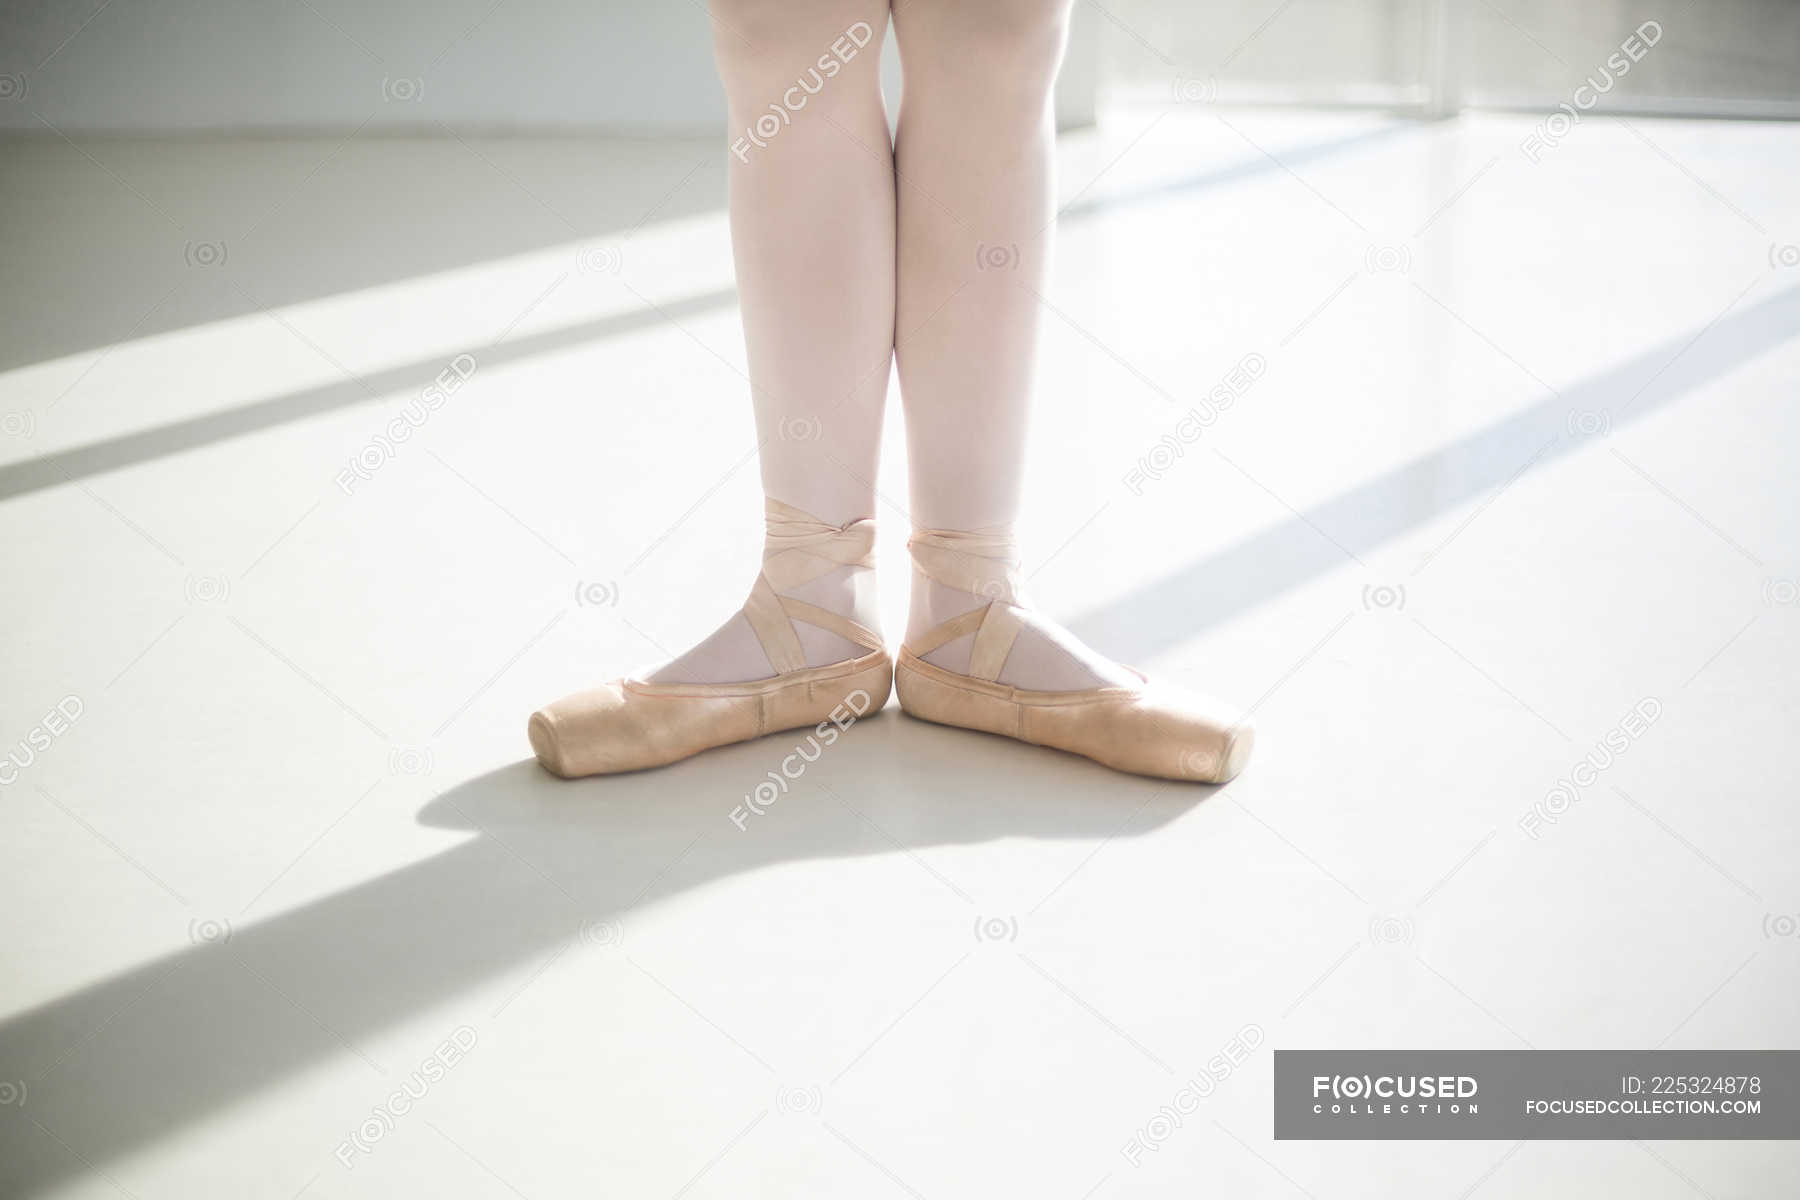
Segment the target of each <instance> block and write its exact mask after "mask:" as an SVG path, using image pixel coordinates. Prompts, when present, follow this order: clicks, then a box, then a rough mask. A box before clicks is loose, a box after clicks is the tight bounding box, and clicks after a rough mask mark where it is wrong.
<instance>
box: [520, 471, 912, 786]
mask: <svg viewBox="0 0 1800 1200" xmlns="http://www.w3.org/2000/svg"><path fill="white" fill-rule="evenodd" d="M766 520H767V523H768V540H767V541H766V543H765V544H764V550H763V566H762V573H761V574H760V575H759V576H758V577H757V580H756V585H755V587H754V588H752V589H751V592H750V599H749V600H747V601H746V602H745V603H744V609H743V612H744V615H745V617H747V618H748V619H749V621H750V626H751V628H752V629H754V630H755V632H756V637H757V640H758V641H760V642H761V643H762V647H763V652H764V653H766V654H767V655H768V657H769V663H770V664H771V665H772V666H773V667H774V668H775V674H774V675H772V676H770V677H768V678H766V679H753V680H750V681H748V682H744V683H647V682H645V681H643V680H640V679H634V678H625V679H616V680H613V681H612V682H611V683H607V684H603V685H601V686H600V687H597V688H593V689H590V690H588V691H585V692H577V693H575V694H574V695H571V696H565V697H563V698H562V699H561V700H558V701H556V702H555V703H554V704H551V705H549V706H547V707H545V708H541V709H539V710H538V711H537V712H535V713H532V714H531V720H530V721H529V722H528V724H527V727H526V733H527V736H528V737H529V738H530V740H531V749H532V752H533V753H534V754H536V755H537V760H538V762H539V763H541V764H543V766H544V768H545V769H546V770H548V771H549V772H550V773H551V774H553V775H559V776H561V777H562V778H564V779H576V778H579V777H581V776H584V775H607V774H613V773H615V772H619V771H636V770H641V769H643V768H645V767H660V766H663V765H665V764H668V763H672V762H677V761H679V760H680V759H684V758H687V757H689V756H691V755H694V754H698V753H700V752H701V751H702V750H710V749H712V748H713V747H715V746H726V745H730V744H731V743H733V742H744V741H749V740H750V739H751V738H757V737H761V736H762V735H763V734H766V733H775V732H777V731H779V730H783V729H800V728H804V727H806V726H821V727H822V726H823V725H825V724H826V723H827V722H829V723H831V724H833V725H835V726H836V727H837V729H838V730H840V731H841V730H843V729H847V728H849V726H850V724H851V722H853V721H855V720H856V719H857V718H858V717H861V716H863V715H864V714H866V713H871V712H879V711H880V710H881V707H882V706H883V705H884V704H886V703H887V700H888V693H889V691H890V690H891V688H892V686H893V660H892V659H891V658H889V657H888V652H887V648H886V646H885V645H884V644H883V643H882V640H881V635H880V634H877V633H876V632H874V631H873V630H871V629H868V628H867V627H865V626H863V625H861V624H859V623H858V622H856V621H854V620H851V619H850V618H849V617H846V616H844V615H842V614H840V613H835V612H832V611H830V610H829V609H825V608H820V607H818V606H817V605H813V604H808V603H806V602H805V601H803V600H796V599H794V598H793V597H791V596H784V595H782V594H781V593H782V592H783V591H785V590H788V589H791V588H794V587H797V586H799V585H800V584H803V583H806V582H809V581H811V580H814V579H817V578H819V577H820V576H821V575H824V574H826V573H827V572H829V571H833V570H836V569H837V568H839V567H843V566H859V567H868V566H873V565H874V549H875V523H874V522H873V521H872V520H868V519H866V518H865V519H864V520H860V521H852V522H851V523H850V524H848V525H844V526H836V525H827V524H825V523H824V522H823V521H820V520H818V519H817V518H816V517H813V516H811V515H809V514H807V513H804V512H801V511H800V510H799V509H797V508H794V507H792V506H790V505H786V504H783V503H781V502H780V501H778V500H770V501H768V504H767V511H766ZM796 621H800V622H803V623H805V624H808V625H815V626H818V627H819V628H821V629H828V630H830V631H831V632H833V633H836V634H838V635H839V636H841V637H843V638H846V639H848V640H849V641H851V642H854V643H855V644H857V645H858V646H861V647H863V648H864V649H866V650H867V651H868V653H867V654H863V655H860V656H858V657H856V658H852V659H847V660H845V661H843V662H837V663H831V664H828V665H826V666H822V667H808V666H807V665H806V655H805V653H804V652H803V651H802V649H801V647H800V638H799V634H798V633H797V631H796V630H795V628H794V622H796ZM832 740H836V739H835V737H834V738H833V739H832Z"/></svg>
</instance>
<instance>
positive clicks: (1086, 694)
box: [894, 529, 1256, 783]
mask: <svg viewBox="0 0 1800 1200" xmlns="http://www.w3.org/2000/svg"><path fill="white" fill-rule="evenodd" d="M907 549H909V550H911V551H912V556H913V565H914V567H915V568H916V569H917V570H918V571H919V572H920V573H922V574H923V575H925V576H926V577H927V578H929V579H932V580H935V581H937V582H938V583H941V584H944V585H945V586H946V587H952V588H956V589H958V590H960V591H965V592H970V593H972V594H974V595H976V596H984V597H987V598H988V603H987V605H986V606H984V607H982V608H976V609H972V610H970V611H969V612H966V613H964V614H962V615H961V616H959V617H953V618H951V619H950V620H948V621H945V622H944V623H943V624H941V625H938V626H937V627H935V628H933V629H931V630H929V631H927V632H926V633H924V634H923V635H921V636H920V637H918V638H916V639H912V640H910V641H908V642H907V643H906V644H904V645H902V646H901V648H900V659H899V661H898V662H897V663H896V664H895V667H894V690H895V691H896V692H898V693H899V695H900V707H901V708H902V709H904V710H906V712H907V713H909V714H911V715H912V716H915V717H919V718H922V719H924V720H927V721H934V722H936V723H938V724H940V725H956V726H960V727H961V728H964V729H978V730H981V731H982V732H985V733H998V734H1001V735H1003V736H1005V737H1010V738H1017V739H1018V740H1019V741H1022V742H1030V743H1031V744H1033V745H1037V746H1049V747H1052V748H1054V749H1057V750H1067V751H1069V752H1070V753H1073V754H1080V755H1082V756H1084V757H1086V758H1091V759H1093V760H1094V761H1095V762H1099V763H1103V764H1105V765H1106V766H1109V767H1112V768H1113V769H1115V770H1119V771H1127V772H1130V773H1131V774H1133V775H1150V776H1154V777H1156V778H1159V779H1180V780H1189V781H1192V782H1196V783H1224V782H1226V781H1227V780H1229V779H1232V778H1233V777H1235V776H1236V775H1237V773H1238V772H1239V771H1242V770H1243V769H1244V765H1245V764H1246V763H1247V762H1249V760H1250V751H1251V748H1252V747H1253V746H1254V744H1255V742H1256V734H1255V731H1254V730H1253V729H1252V728H1251V727H1250V725H1249V723H1248V722H1247V721H1245V720H1243V719H1241V718H1239V717H1238V716H1237V714H1235V713H1234V712H1233V711H1232V710H1231V709H1229V708H1228V707H1227V706H1225V705H1223V704H1221V703H1220V702H1218V701H1216V700H1211V699H1208V698H1206V697H1203V696H1199V695H1196V694H1194V693H1191V692H1188V691H1186V690H1184V689H1180V688H1175V687H1171V686H1168V685H1162V684H1153V683H1151V682H1150V681H1149V680H1148V679H1146V678H1145V676H1144V675H1143V674H1142V673H1141V672H1138V671H1135V670H1132V672H1131V673H1132V674H1133V675H1136V676H1137V678H1138V679H1139V680H1140V681H1141V682H1140V683H1139V684H1134V685H1130V686H1125V687H1095V688H1083V689H1080V690H1077V691H1068V692H1046V691H1034V690H1031V689H1028V688H1017V687H1012V686H1010V685H1008V684H1003V683H1000V682H998V680H999V677H1000V672H1001V670H1002V669H1003V668H1004V667H1005V666H1006V657H1007V655H1008V654H1009V653H1010V652H1011V650H1012V645H1013V641H1014V640H1015V639H1016V638H1017V637H1018V635H1019V630H1020V629H1021V628H1023V627H1024V613H1025V608H1024V607H1022V600H1021V598H1022V588H1021V583H1022V581H1021V579H1020V577H1019V572H1018V558H1017V550H1016V548H1015V547H1014V544H1013V542H1012V540H1011V538H1010V537H1006V536H1003V535H996V534H989V533H980V532H974V533H971V532H961V531H955V530H936V529H933V530H922V531H920V532H917V533H915V534H914V535H913V537H912V540H911V541H909V542H907ZM969 633H973V634H974V635H975V643H974V647H973V649H972V651H971V652H970V656H969V673H968V674H967V675H963V674H958V673H957V672H955V671H946V670H944V669H943V668H942V667H938V666H934V665H932V664H931V663H928V662H926V661H925V658H924V656H925V655H927V654H930V653H931V652H932V651H933V650H936V649H938V648H939V647H940V646H943V645H946V644H948V643H949V642H951V641H954V640H955V639H956V638H959V637H962V636H963V635H964V634H969ZM1127 669H1128V670H1129V669H1130V668H1127Z"/></svg>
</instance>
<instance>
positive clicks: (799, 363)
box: [651, 0, 894, 683]
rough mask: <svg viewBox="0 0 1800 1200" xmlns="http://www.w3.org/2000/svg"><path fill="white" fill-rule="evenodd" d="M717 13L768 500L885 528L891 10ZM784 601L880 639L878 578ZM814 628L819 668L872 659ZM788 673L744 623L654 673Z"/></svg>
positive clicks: (850, 578)
mask: <svg viewBox="0 0 1800 1200" xmlns="http://www.w3.org/2000/svg"><path fill="white" fill-rule="evenodd" d="M712 15H713V26H714V48H715V55H716V58H717V62H718V68H719V77H720V79H721V80H722V81H723V83H724V86H725V93H726V98H727V101H728V104H729V107H730V112H731V126H730V128H731V132H730V133H729V134H728V138H729V142H730V145H729V148H728V150H727V162H728V169H729V172H730V192H731V241H732V251H733V256H734V258H735V260H736V266H737V284H738V296H739V300H740V302H741V304H742V309H743V321H744V336H745V340H746V343H747V349H748V355H749V365H750V381H751V393H752V398H753V401H754V404H755V409H756V428H757V436H758V438H759V439H760V440H761V443H762V451H761V462H762V480H763V490H764V492H765V493H766V494H767V495H768V496H769V497H770V498H771V499H774V500H779V501H781V502H783V503H785V504H788V505H791V506H793V507H794V508H798V509H801V510H803V511H805V512H807V513H810V514H812V515H813V516H815V517H817V518H819V520H821V521H823V522H825V523H826V524H829V525H842V524H846V523H848V522H850V521H853V520H857V519H859V518H864V517H872V516H874V513H875V486H874V479H875V470H876V460H877V453H878V448H879V444H880V437H881V420H882V408H883V405H884V403H885V400H886V395H887V380H888V368H889V362H890V356H891V350H892V345H893V330H894V172H893V162H892V157H891V152H890V148H889V142H888V130H887V118H886V113H885V112H884V110H883V106H882V100H881V86H880V57H881V56H880V45H881V39H882V37H883V35H884V34H885V31H886V27H887V19H888V8H887V3H886V0H713V3H712ZM759 119H760V121H761V124H760V125H759V123H758V122H759ZM752 135H754V136H752ZM783 594H785V595H789V596H792V597H794V598H797V599H800V600H804V601H806V602H808V603H810V604H815V605H818V606H820V607H822V608H826V609H829V610H831V611H833V612H836V613H841V614H843V615H845V616H849V617H851V618H853V619H854V620H856V621H858V622H860V623H861V624H863V625H865V626H867V627H868V628H870V629H879V628H880V625H879V620H878V616H877V613H876V597H875V591H874V580H873V572H872V571H870V570H868V569H867V568H864V567H856V566H845V567H840V568H838V569H836V570H833V571H831V572H829V573H827V574H826V575H824V576H822V577H820V578H818V579H813V580H810V581H808V582H805V583H801V584H798V585H796V586H794V587H792V588H791V589H788V590H787V591H785V592H784V593H783ZM797 632H798V633H799V636H800V642H801V646H802V648H803V649H804V651H805V654H806V662H807V665H809V666H818V665H822V664H826V663H831V662H837V661H840V660H843V659H847V658H853V657H855V656H857V655H859V654H862V653H865V652H866V651H865V650H864V649H863V648H861V647H858V646H857V645H855V644H854V643H852V642H850V641H848V640H847V639H845V638H843V637H840V636H839V635H837V634H835V633H832V632H830V631H828V630H824V629H820V628H817V627H815V626H812V625H805V624H803V625H800V626H799V627H798V630H797ZM773 673H774V670H773V667H772V666H771V664H770V662H769V660H768V657H767V655H766V654H765V652H764V650H763V648H762V645H761V644H760V642H759V641H758V639H757V637H756V634H755V632H754V630H753V629H752V627H751V625H750V623H749V621H748V620H747V619H746V618H745V617H744V615H743V614H742V613H740V614H738V615H737V616H734V617H733V618H732V619H731V620H730V621H728V622H726V624H725V625H724V626H722V627H721V628H720V629H719V630H718V631H717V632H715V633H714V634H713V635H712V636H710V637H708V638H707V639H706V640H705V641H703V642H701V643H700V644H699V645H698V646H696V647H694V648H693V649H692V650H690V651H688V652H687V653H686V654H683V655H681V656H680V657H679V658H677V659H675V660H674V661H673V662H671V663H668V664H667V665H665V666H664V667H662V668H661V669H659V670H658V671H656V672H655V673H653V674H652V676H651V679H652V680H653V681H655V682H662V683H729V682H736V681H740V680H748V679H759V678H764V677H767V676H769V675H771V674H773Z"/></svg>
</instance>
